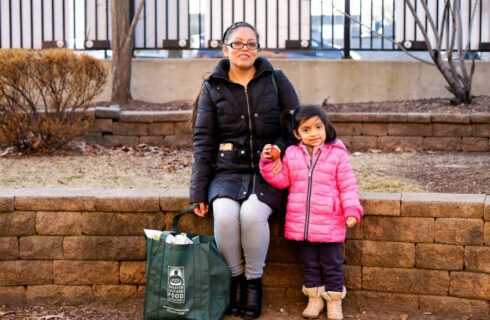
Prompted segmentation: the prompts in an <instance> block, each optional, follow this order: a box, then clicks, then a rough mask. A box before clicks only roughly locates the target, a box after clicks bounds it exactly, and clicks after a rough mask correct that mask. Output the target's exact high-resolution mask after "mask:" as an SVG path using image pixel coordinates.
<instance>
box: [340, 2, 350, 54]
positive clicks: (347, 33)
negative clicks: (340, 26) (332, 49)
mask: <svg viewBox="0 0 490 320" xmlns="http://www.w3.org/2000/svg"><path fill="white" fill-rule="evenodd" d="M344 3H345V6H344V10H345V13H346V14H345V15H344V56H343V57H342V59H352V57H351V56H350V0H345V2H344Z"/></svg>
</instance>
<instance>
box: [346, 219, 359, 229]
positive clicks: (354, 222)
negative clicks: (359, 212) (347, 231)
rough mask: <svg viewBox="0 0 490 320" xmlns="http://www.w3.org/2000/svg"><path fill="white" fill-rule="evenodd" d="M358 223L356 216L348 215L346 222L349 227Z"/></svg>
mask: <svg viewBox="0 0 490 320" xmlns="http://www.w3.org/2000/svg"><path fill="white" fill-rule="evenodd" d="M356 223H357V219H356V218H354V217H348V218H347V221H346V222H345V224H346V225H347V227H348V228H352V227H353V226H355V225H356Z"/></svg>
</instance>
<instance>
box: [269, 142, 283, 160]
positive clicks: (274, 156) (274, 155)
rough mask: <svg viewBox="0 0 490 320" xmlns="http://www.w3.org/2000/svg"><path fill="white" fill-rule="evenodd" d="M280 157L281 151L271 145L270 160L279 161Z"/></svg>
mask: <svg viewBox="0 0 490 320" xmlns="http://www.w3.org/2000/svg"><path fill="white" fill-rule="evenodd" d="M280 156H281V149H279V147H278V146H276V145H272V148H271V159H272V161H276V160H277V159H279V157H280Z"/></svg>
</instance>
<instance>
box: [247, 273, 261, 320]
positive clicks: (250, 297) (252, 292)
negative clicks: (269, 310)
mask: <svg viewBox="0 0 490 320" xmlns="http://www.w3.org/2000/svg"><path fill="white" fill-rule="evenodd" d="M261 312H262V278H258V279H252V280H247V303H246V304H245V308H244V310H243V318H244V319H247V320H249V319H257V318H258V317H260V313H261Z"/></svg>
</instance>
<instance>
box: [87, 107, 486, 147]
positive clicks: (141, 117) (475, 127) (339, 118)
mask: <svg viewBox="0 0 490 320" xmlns="http://www.w3.org/2000/svg"><path fill="white" fill-rule="evenodd" d="M329 116H330V118H331V120H332V122H333V123H334V126H335V128H336V130H337V134H338V136H339V138H341V139H342V140H343V141H344V143H345V144H346V145H347V146H348V148H349V149H350V150H351V151H359V150H361V151H362V150H367V149H380V150H387V151H394V150H397V149H399V148H401V149H402V150H419V151H420V150H434V151H456V152H458V151H464V152H488V151H490V141H489V138H490V115H488V114H430V113H331V114H330V115H329ZM189 119H190V111H121V110H120V108H119V107H118V106H114V107H109V108H101V107H98V108H96V110H95V119H94V122H93V126H92V128H91V129H90V132H89V133H88V134H87V135H86V136H85V137H84V138H85V139H86V140H87V141H89V142H93V143H98V144H105V145H107V146H121V145H137V144H141V143H144V144H151V145H167V146H191V144H192V129H191V127H190V125H189Z"/></svg>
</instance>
